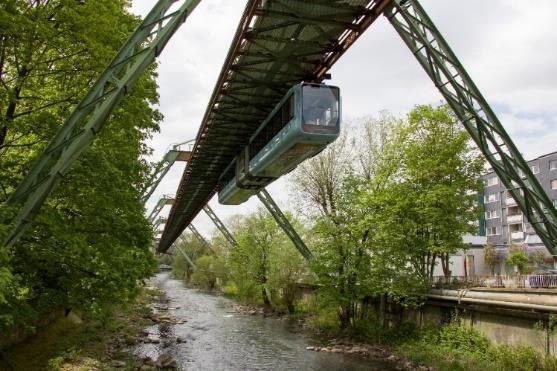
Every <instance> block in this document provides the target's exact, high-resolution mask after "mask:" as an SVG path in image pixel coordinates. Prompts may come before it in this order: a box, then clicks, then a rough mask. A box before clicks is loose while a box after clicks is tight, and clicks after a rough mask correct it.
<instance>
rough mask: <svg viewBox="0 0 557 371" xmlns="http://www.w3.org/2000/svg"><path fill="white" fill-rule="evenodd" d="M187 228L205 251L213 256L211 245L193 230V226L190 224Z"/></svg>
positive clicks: (195, 229)
mask: <svg viewBox="0 0 557 371" xmlns="http://www.w3.org/2000/svg"><path fill="white" fill-rule="evenodd" d="M188 227H189V229H190V231H191V233H193V235H194V236H195V237H196V238H197V239H198V240H199V241H200V242H201V243H202V244H203V246H205V248H206V249H207V250H209V251H210V252H211V253H212V254H214V253H215V252H214V251H213V249H212V248H211V244H209V242H208V241H207V240H206V239H205V237H203V236H202V235H201V233H199V231H198V230H197V228H195V227H194V225H193V224H190V225H189V226H188Z"/></svg>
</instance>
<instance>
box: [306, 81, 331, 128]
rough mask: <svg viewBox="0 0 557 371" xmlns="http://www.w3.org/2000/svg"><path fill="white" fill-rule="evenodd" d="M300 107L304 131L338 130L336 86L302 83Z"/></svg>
mask: <svg viewBox="0 0 557 371" xmlns="http://www.w3.org/2000/svg"><path fill="white" fill-rule="evenodd" d="M302 109H303V112H302V128H303V130H304V131H305V132H308V133H337V132H338V126H339V125H338V124H339V89H338V88H337V87H333V86H324V85H304V86H303V88H302Z"/></svg>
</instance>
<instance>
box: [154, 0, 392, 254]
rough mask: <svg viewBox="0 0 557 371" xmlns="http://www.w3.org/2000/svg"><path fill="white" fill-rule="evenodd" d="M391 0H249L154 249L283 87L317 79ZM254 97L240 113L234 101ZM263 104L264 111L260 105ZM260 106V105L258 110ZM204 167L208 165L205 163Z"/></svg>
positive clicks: (172, 234) (170, 237)
mask: <svg viewBox="0 0 557 371" xmlns="http://www.w3.org/2000/svg"><path fill="white" fill-rule="evenodd" d="M388 2H389V0H335V1H321V0H273V1H261V0H249V1H248V2H247V5H246V8H245V10H244V14H243V16H242V19H241V20H240V24H239V26H238V29H237V31H236V34H235V36H234V39H233V41H232V45H231V46H230V50H229V52H228V55H227V57H226V60H225V63H224V66H223V68H222V70H221V73H220V75H219V78H218V80H217V83H216V86H215V89H214V90H213V95H212V97H211V100H210V101H209V104H208V106H207V110H206V112H205V115H204V118H203V121H202V124H201V128H200V130H199V132H198V134H197V139H196V142H195V146H194V148H193V151H192V158H191V160H190V162H188V165H187V167H186V169H185V171H184V175H183V176H182V179H181V182H180V185H179V187H178V191H177V193H176V203H175V205H174V206H173V207H172V210H171V211H170V216H169V221H168V223H167V224H166V227H165V230H164V233H163V236H162V239H161V243H160V245H159V247H158V249H159V251H166V249H168V247H169V246H170V245H171V244H172V242H173V241H174V240H175V239H176V238H177V237H178V236H179V235H180V234H181V233H182V231H183V230H184V229H185V228H186V227H187V226H188V225H189V224H190V223H191V221H192V220H193V218H195V216H196V215H197V214H198V213H199V212H200V211H201V209H202V208H203V206H204V205H205V204H206V203H207V202H208V201H209V200H210V199H211V197H212V196H213V195H214V193H215V191H216V190H217V182H218V178H219V176H220V175H221V174H222V172H223V171H224V169H225V168H226V166H227V165H228V164H230V162H231V161H232V159H233V158H234V156H235V155H236V154H237V153H238V152H239V151H240V150H241V149H242V148H243V146H245V145H246V144H247V142H248V140H249V138H250V136H251V135H253V133H255V131H256V130H257V128H258V127H259V126H260V125H261V124H262V121H263V119H264V118H265V117H266V116H267V115H268V114H269V113H270V112H271V111H272V109H273V108H274V107H275V105H276V104H277V103H278V102H279V101H280V99H281V98H282V97H283V96H284V94H285V93H286V92H287V91H288V89H289V88H290V87H291V86H292V85H293V84H295V83H298V82H300V81H314V82H321V81H322V80H323V79H324V78H325V77H326V73H327V72H328V70H329V69H330V68H331V66H332V65H333V64H334V63H335V62H336V61H337V60H338V58H340V56H341V55H342V54H344V52H345V51H346V50H347V49H348V48H349V47H350V46H351V45H353V43H354V42H355V41H356V40H357V39H358V37H359V36H360V35H361V34H362V33H363V32H364V31H365V30H366V29H367V28H368V27H369V26H370V25H371V24H372V23H373V22H374V21H375V20H376V19H377V18H378V17H379V16H380V15H381V14H382V12H383V10H384V8H385V6H386V5H387V3H388ZM239 97H242V98H241V100H242V101H247V102H251V104H246V105H244V106H243V107H242V110H234V112H235V113H234V114H232V113H231V112H230V111H222V109H221V110H220V111H219V108H221V105H222V106H224V107H236V106H237V105H238V103H239V102H238V99H239ZM265 107H266V109H265ZM262 108H263V109H262ZM208 164H211V165H212V166H211V167H210V168H208V167H207V165H208Z"/></svg>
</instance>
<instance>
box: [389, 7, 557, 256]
mask: <svg viewBox="0 0 557 371" xmlns="http://www.w3.org/2000/svg"><path fill="white" fill-rule="evenodd" d="M385 16H386V17H387V18H388V19H389V21H390V22H391V24H392V25H393V27H394V28H395V30H396V31H397V32H398V34H399V35H400V36H401V37H402V39H403V40H404V42H405V43H406V45H407V46H408V47H409V48H410V51H411V52H412V54H413V55H414V56H415V57H416V59H417V60H418V62H419V63H420V65H421V66H422V67H423V68H424V70H425V71H426V72H427V74H428V75H429V77H430V78H431V80H432V81H433V83H434V84H435V86H436V87H437V88H438V89H439V91H440V92H441V94H442V95H443V97H444V98H445V99H446V100H447V103H448V104H449V105H450V107H451V108H452V109H453V111H454V112H455V114H456V115H457V116H458V118H459V119H460V121H461V122H462V124H463V125H464V127H465V128H466V130H467V131H468V133H470V136H471V137H472V139H473V140H474V141H475V142H476V144H477V146H478V148H479V149H480V150H481V151H482V153H483V154H484V156H485V158H486V159H487V161H488V162H489V164H490V165H491V166H492V167H493V170H494V171H495V173H496V174H497V175H498V176H499V178H501V181H502V182H503V184H504V185H505V187H506V188H507V189H509V190H510V192H511V194H512V196H513V198H514V199H515V200H516V203H517V204H518V206H519V207H520V209H521V210H522V212H523V213H524V215H526V217H527V218H528V220H529V222H530V223H531V224H532V227H533V228H534V230H535V231H536V233H537V234H538V236H540V238H541V240H542V242H543V243H544V245H545V246H546V247H547V248H548V250H549V251H550V253H551V254H552V255H554V256H557V224H556V222H557V211H556V210H555V207H554V206H553V204H552V203H551V200H550V199H549V197H548V195H547V193H545V191H544V190H543V188H542V186H541V185H540V183H539V181H538V180H537V178H536V177H535V176H534V174H533V173H532V171H531V169H530V167H529V166H528V163H527V162H526V161H524V158H523V157H522V155H521V154H520V152H519V151H518V149H517V148H516V146H515V145H514V143H513V141H512V140H511V138H510V137H509V135H508V134H507V132H506V131H505V129H504V128H503V125H501V122H499V119H498V118H497V116H496V115H495V113H494V112H493V110H492V109H491V107H490V106H489V104H488V103H487V101H486V100H485V99H484V97H483V96H482V94H481V93H480V91H479V89H478V88H477V87H476V85H475V84H474V82H473V81H472V79H471V78H470V76H469V75H468V73H467V72H466V70H465V69H464V67H463V66H462V64H461V63H460V61H459V60H458V58H457V57H456V55H455V54H454V53H453V52H452V50H451V48H450V47H449V45H448V44H447V42H446V41H445V40H444V39H443V37H442V36H441V34H440V33H439V31H438V30H437V28H436V27H435V25H434V24H433V22H432V21H431V19H430V18H429V16H428V15H427V13H426V12H425V10H424V9H423V8H422V6H421V5H420V4H419V2H418V1H416V0H393V1H392V3H391V5H390V6H389V7H388V8H387V9H386V11H385ZM523 175H524V176H523Z"/></svg>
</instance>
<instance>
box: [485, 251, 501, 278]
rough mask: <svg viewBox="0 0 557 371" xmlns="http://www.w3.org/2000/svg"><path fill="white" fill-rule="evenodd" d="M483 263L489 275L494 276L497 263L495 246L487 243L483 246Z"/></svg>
mask: <svg viewBox="0 0 557 371" xmlns="http://www.w3.org/2000/svg"><path fill="white" fill-rule="evenodd" d="M484 262H485V264H486V265H487V266H488V267H489V270H490V271H491V274H495V265H496V264H497V263H498V259H497V252H496V251H495V246H493V245H492V244H491V243H487V244H486V245H485V246H484Z"/></svg>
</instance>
